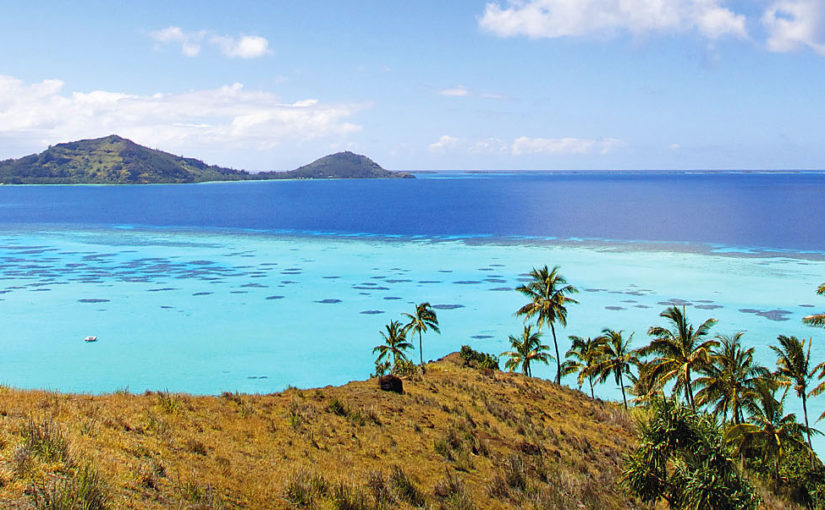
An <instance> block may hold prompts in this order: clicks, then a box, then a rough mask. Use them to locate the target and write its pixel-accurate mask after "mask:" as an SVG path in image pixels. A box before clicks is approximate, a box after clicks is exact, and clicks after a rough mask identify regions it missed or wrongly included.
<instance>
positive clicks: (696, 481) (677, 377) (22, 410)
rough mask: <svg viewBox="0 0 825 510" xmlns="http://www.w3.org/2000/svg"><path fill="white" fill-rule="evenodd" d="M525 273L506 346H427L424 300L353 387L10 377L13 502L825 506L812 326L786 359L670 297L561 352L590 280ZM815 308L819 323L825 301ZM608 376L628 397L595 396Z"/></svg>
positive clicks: (824, 374)
mask: <svg viewBox="0 0 825 510" xmlns="http://www.w3.org/2000/svg"><path fill="white" fill-rule="evenodd" d="M515 290H516V291H518V292H519V293H521V294H522V295H523V296H524V297H525V298H526V302H525V304H524V305H523V306H522V307H520V308H519V309H518V310H515V313H516V316H517V317H519V318H523V319H524V321H523V322H524V324H523V327H522V326H519V327H520V328H521V329H522V331H521V333H519V334H517V335H513V336H511V337H510V338H509V342H510V349H509V350H507V351H505V352H503V353H501V354H499V355H497V354H490V353H483V352H478V351H476V350H474V349H473V348H472V347H471V346H469V345H465V346H463V347H462V348H461V351H460V352H457V353H452V354H450V355H448V356H446V357H444V358H442V359H440V360H438V361H431V362H427V363H425V362H424V361H423V360H424V354H423V352H424V341H423V340H424V339H425V336H426V337H427V338H428V337H430V336H431V335H430V334H431V333H442V331H441V330H440V325H439V322H438V317H437V316H436V312H435V311H434V310H433V308H432V306H431V305H430V304H429V303H420V304H418V305H416V306H415V307H414V309H412V310H410V313H405V314H402V316H401V317H400V320H392V321H390V323H389V324H387V325H386V327H385V329H384V331H381V332H380V342H379V343H378V344H377V345H376V346H375V348H374V349H373V354H375V355H376V359H375V373H374V374H372V375H371V376H370V378H369V379H367V380H364V381H354V382H351V383H348V384H346V385H343V386H340V387H332V386H328V387H324V388H317V389H298V388H292V387H290V388H287V389H286V390H284V391H282V392H279V393H273V394H268V395H247V394H239V393H224V394H222V395H220V396H192V395H186V394H176V393H170V392H168V391H164V392H152V391H147V392H145V393H144V394H140V395H134V394H130V393H129V392H128V390H123V391H118V392H115V393H113V394H107V395H99V396H92V395H72V394H60V393H56V392H46V391H26V390H17V389H12V388H8V387H2V388H0V417H1V418H0V419H2V427H0V507H2V508H34V509H81V508H82V509H92V510H99V509H106V508H157V509H160V508H193V509H195V508H197V509H221V508H267V509H268V508H329V509H386V508H437V509H441V508H444V509H473V508H494V509H496V508H502V509H503V508H535V509H567V508H587V509H625V508H647V509H658V508H674V509H677V508H678V509H711V508H712V509H757V508H762V509H779V508H800V509H801V508H825V467H823V464H822V462H821V461H820V459H819V458H818V457H817V455H816V453H815V452H814V451H813V449H812V448H811V434H817V433H818V432H817V431H816V429H815V428H814V427H813V425H814V424H815V423H811V421H810V420H809V417H808V412H807V399H809V398H816V397H818V396H820V395H821V393H822V392H823V391H825V382H823V379H825V361H821V362H819V363H818V364H817V363H816V361H815V360H813V359H811V355H810V352H811V343H812V339H810V340H800V339H798V338H796V337H787V336H783V335H780V336H779V337H778V338H777V341H776V344H775V345H772V346H771V349H772V351H773V353H774V354H775V356H776V363H775V366H774V367H767V366H760V365H759V364H758V363H757V362H756V361H755V359H754V349H753V348H748V347H746V345H745V344H744V342H743V339H744V336H743V333H735V334H732V335H718V334H715V331H714V328H715V326H716V321H715V320H714V319H712V318H708V319H706V320H704V322H702V323H701V324H694V323H691V322H690V321H689V319H688V317H687V314H686V312H685V308H684V307H681V308H680V307H678V306H671V307H668V308H667V309H665V310H664V311H662V312H661V313H660V314H659V317H658V318H657V319H656V320H655V322H656V323H655V324H654V325H652V326H651V327H650V328H649V330H648V331H647V332H646V333H647V336H648V337H649V341H648V342H647V343H645V342H637V343H638V344H640V345H639V346H638V347H634V346H633V343H634V342H633V341H634V338H633V337H634V335H633V334H632V333H627V332H625V331H622V330H616V329H610V328H608V329H604V330H603V331H601V332H599V333H597V334H595V335H594V336H593V337H589V338H584V337H571V338H570V340H571V343H572V345H571V348H570V349H569V350H568V352H567V353H566V354H565V356H564V359H562V358H561V356H560V355H558V352H559V351H558V340H557V337H556V327H557V326H564V325H566V323H567V317H568V307H570V306H572V305H575V304H577V301H576V300H575V299H574V298H573V295H575V294H576V293H577V289H576V288H575V287H574V286H573V285H571V284H569V283H568V282H567V281H566V280H565V278H564V277H563V276H562V274H561V273H560V271H559V268H558V267H554V268H552V269H549V268H548V267H547V266H544V267H541V268H534V269H533V270H532V271H531V273H530V279H529V281H527V282H525V283H523V284H522V285H521V286H520V287H518V288H516V289H515ZM817 293H818V294H820V295H823V296H825V284H822V285H821V286H820V287H819V288H818V289H817ZM804 321H805V323H807V324H808V325H810V326H812V327H821V326H823V325H825V314H814V315H810V316H808V317H806V318H805V319H804ZM548 330H549V332H550V334H549V335H547V337H548V342H547V344H545V343H542V342H543V340H542V338H543V337H544V336H545V335H546V333H547V331H548ZM428 340H429V338H428ZM549 340H552V346H553V347H551V346H550V345H549V344H550V342H549ZM416 343H417V345H415V344H416ZM416 347H417V349H416ZM416 350H417V351H418V353H417V354H418V356H417V358H418V360H419V363H418V364H416V363H415V362H414V361H412V360H411V359H410V358H408V357H407V352H408V351H413V352H415V351H416ZM554 353H556V354H554ZM413 356H414V355H413ZM500 360H503V361H504V369H505V371H502V370H501V367H500V365H499V363H500ZM537 363H545V364H552V365H555V367H554V368H555V374H554V381H549V380H543V379H540V378H536V377H532V371H531V369H532V366H534V365H535V364H537ZM563 375H574V376H575V386H576V388H570V387H567V386H564V385H562V384H560V381H561V377H562V376H563ZM608 381H609V382H611V383H615V384H616V386H617V387H619V388H621V394H622V402H621V403H614V402H609V401H603V400H601V399H599V398H596V388H597V387H598V386H599V385H600V384H602V383H605V382H608ZM792 398H798V399H800V401H801V403H802V409H803V416H802V417H798V416H796V415H795V414H794V413H789V412H788V411H787V409H786V407H785V406H786V405H787V402H788V401H789V399H792ZM821 418H822V416H820V417H819V419H821ZM817 421H818V419H817Z"/></svg>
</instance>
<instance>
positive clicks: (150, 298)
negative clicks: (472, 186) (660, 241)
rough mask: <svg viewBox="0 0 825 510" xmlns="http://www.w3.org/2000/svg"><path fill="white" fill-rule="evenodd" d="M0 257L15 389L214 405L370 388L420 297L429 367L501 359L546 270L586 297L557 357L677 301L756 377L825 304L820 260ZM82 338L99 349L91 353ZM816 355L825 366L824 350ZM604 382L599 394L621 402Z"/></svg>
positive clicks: (465, 250)
mask: <svg viewBox="0 0 825 510" xmlns="http://www.w3.org/2000/svg"><path fill="white" fill-rule="evenodd" d="M0 245H2V248H0V258H2V259H3V260H4V261H5V262H4V265H3V269H2V273H0V276H1V277H2V283H0V292H2V293H3V294H0V299H2V300H3V301H2V302H0V304H1V305H2V310H3V317H4V321H3V322H4V323H5V324H4V328H3V334H2V343H3V349H2V352H3V362H2V366H3V370H2V381H3V382H4V383H5V384H9V385H12V386H16V387H24V388H48V389H55V390H61V391H72V392H91V393H98V392H110V391H115V390H117V389H123V388H128V389H130V390H131V391H143V390H145V389H153V390H157V389H169V390H173V391H183V392H191V393H199V394H214V393H218V392H221V391H241V392H256V393H266V392H272V391H278V390H281V389H283V388H284V387H286V386H287V385H293V386H298V387H311V386H320V385H326V384H340V383H344V382H347V381H349V380H352V379H361V378H365V377H367V376H368V375H369V373H370V371H371V370H372V368H373V366H372V363H373V359H374V358H373V356H372V353H371V350H372V348H373V347H374V346H375V345H377V344H378V343H380V340H381V338H380V336H379V333H378V332H379V330H381V329H382V328H383V326H384V324H386V323H388V322H389V321H390V320H394V319H400V318H401V313H402V312H407V311H410V310H411V309H412V307H413V305H414V303H417V302H421V301H429V302H430V303H432V304H433V305H434V306H435V308H436V310H437V313H438V315H439V319H440V322H441V325H442V330H443V332H442V334H441V335H435V334H427V335H425V337H424V354H425V359H437V358H439V357H441V356H443V355H444V354H447V353H449V352H452V351H455V350H457V349H459V348H460V346H461V345H463V344H470V345H472V346H473V347H474V348H476V349H480V350H484V351H488V352H493V353H499V352H502V351H504V350H505V349H506V348H507V345H508V344H507V337H508V335H518V334H519V332H520V330H521V328H522V321H521V320H520V319H517V318H516V317H515V316H514V315H513V312H514V311H515V310H516V309H517V308H518V307H519V306H520V305H521V304H523V302H524V301H523V298H522V297H521V295H520V294H518V293H517V292H515V291H514V290H513V289H514V287H516V286H517V285H519V283H520V282H521V281H522V280H523V278H524V277H525V274H524V273H526V272H528V271H529V270H530V269H531V268H532V267H534V266H538V265H541V264H545V263H546V264H550V265H553V264H557V265H560V266H561V267H562V268H563V273H564V274H565V275H566V276H567V278H568V279H569V280H570V282H571V283H573V284H574V285H576V286H577V287H578V288H579V289H580V291H581V292H580V293H579V295H578V296H576V297H577V299H578V300H579V301H580V303H579V304H578V305H571V306H570V309H569V324H568V327H567V328H566V329H564V328H562V329H559V331H558V333H559V338H560V343H561V345H560V349H561V350H562V351H564V350H566V347H567V345H568V343H569V342H568V341H567V336H568V335H573V334H575V335H585V336H591V335H596V334H598V332H599V331H600V330H601V329H602V328H605V327H610V328H614V329H623V330H625V331H626V332H628V333H630V332H635V335H636V336H635V337H634V338H635V341H636V343H637V344H639V345H640V344H641V343H643V342H645V341H646V335H645V332H646V330H647V328H648V327H649V326H651V325H653V324H657V323H659V320H658V317H657V315H658V313H660V312H661V311H662V310H663V309H664V308H666V307H667V306H670V305H671V304H678V305H683V304H684V305H686V310H687V312H688V314H689V317H690V318H691V319H692V321H694V322H700V321H702V320H705V319H706V318H709V317H714V318H716V319H718V320H719V321H720V323H719V325H718V326H717V327H716V328H715V331H716V332H718V333H733V332H735V331H740V330H742V331H745V332H746V335H745V341H746V342H747V343H749V344H752V345H755V346H756V347H757V355H758V357H759V358H760V360H762V362H763V363H766V364H771V362H772V360H773V356H772V353H771V351H770V350H769V349H768V347H767V345H768V344H770V343H771V342H772V341H774V340H775V338H776V336H777V335H778V334H787V335H798V336H804V337H810V336H814V337H821V336H823V332H822V331H820V330H816V329H812V328H808V327H805V326H803V325H802V322H801V318H802V317H803V316H804V315H807V314H810V313H812V310H814V309H816V308H814V307H818V308H820V309H821V308H825V306H820V305H823V303H819V302H818V301H820V300H821V298H819V297H818V296H816V295H815V294H814V290H815V287H816V285H817V284H818V283H819V282H820V280H822V279H823V275H824V274H825V261H823V259H822V258H821V257H817V256H809V257H804V256H801V255H798V254H797V255H796V256H793V257H790V256H776V255H773V256H754V255H752V254H747V253H731V252H730V251H729V250H724V252H723V253H715V252H714V251H713V250H712V249H708V250H703V251H699V250H691V249H690V248H691V247H690V246H688V245H664V246H661V247H660V246H658V245H656V244H640V243H626V242H622V243H618V242H614V243H609V242H596V241H587V242H584V241H582V242H572V241H568V242H553V241H538V240H531V241H530V242H526V241H524V240H515V239H511V240H498V241H494V240H485V241H482V240H478V239H465V240H446V239H439V240H434V239H388V238H376V237H372V236H371V237H367V238H365V237H362V236H329V235H326V236H286V235H280V236H270V235H264V234H254V233H246V234H239V233H215V232H212V233H197V232H186V231H172V230H168V229H164V230H138V229H134V228H112V229H94V230H73V229H44V230H32V229H31V228H27V229H26V230H25V231H20V232H8V231H7V232H6V234H5V235H3V236H0ZM88 335H94V336H98V337H99V341H98V342H96V343H85V342H83V338H84V337H86V336H88ZM545 340H546V342H547V343H550V337H549V336H547V337H546V338H545ZM416 356H417V353H416ZM813 356H814V358H816V359H825V345H823V343H822V342H815V345H814V350H813ZM554 371H555V368H554V367H553V366H549V367H543V366H542V367H538V368H536V369H535V373H536V375H537V376H539V377H551V376H552V374H553V373H554ZM571 384H572V381H571ZM608 386H609V385H608ZM608 386H605V387H603V388H600V389H599V392H600V394H602V395H605V396H610V397H615V396H616V393H615V391H614V389H612V388H610V387H608ZM824 408H825V407H824Z"/></svg>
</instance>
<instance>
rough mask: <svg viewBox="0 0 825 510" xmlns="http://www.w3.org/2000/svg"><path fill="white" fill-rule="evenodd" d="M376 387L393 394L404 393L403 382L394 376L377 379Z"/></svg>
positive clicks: (383, 376)
mask: <svg viewBox="0 0 825 510" xmlns="http://www.w3.org/2000/svg"><path fill="white" fill-rule="evenodd" d="M378 386H380V387H381V390H383V391H392V392H395V393H399V394H400V393H404V382H403V381H402V380H401V378H400V377H396V376H394V375H382V376H381V377H379V378H378Z"/></svg>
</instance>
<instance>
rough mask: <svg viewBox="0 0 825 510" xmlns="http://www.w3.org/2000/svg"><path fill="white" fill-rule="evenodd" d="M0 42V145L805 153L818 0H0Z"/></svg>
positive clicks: (753, 158) (696, 157) (447, 160)
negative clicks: (115, 140) (99, 141)
mask: <svg viewBox="0 0 825 510" xmlns="http://www.w3.org/2000/svg"><path fill="white" fill-rule="evenodd" d="M0 49H2V51H0V158H6V157H19V156H22V155H25V154H29V153H33V152H39V151H41V150H43V149H44V148H45V147H46V146H48V145H50V144H55V143H59V142H65V141H69V140H75V139H81V138H93V137H98V136H104V135H106V134H110V133H118V134H121V135H123V136H126V137H129V138H131V139H133V140H134V141H136V142H138V143H141V144H144V145H148V146H150V147H156V148H159V149H163V150H166V151H169V152H173V153H176V154H185V155H187V156H192V157H197V158H201V159H204V160H206V161H207V162H210V163H215V164H220V165H225V166H232V167H235V168H245V169H248V170H252V171H258V170H272V169H291V168H295V167H296V166H298V165H301V164H304V163H306V162H309V161H311V160H313V159H315V158H317V157H320V156H322V155H324V154H327V153H330V152H335V151H338V150H344V149H348V150H353V151H355V152H359V153H363V154H366V155H368V156H370V157H371V158H373V159H375V160H376V161H377V162H378V163H380V164H381V165H383V166H384V167H386V168H391V169H671V168H674V169H776V168H780V169H823V168H825V0H747V1H734V0H667V1H665V2H662V1H661V0H492V1H484V0H482V1H469V0H454V1H451V2H442V1H418V2H401V1H386V0H381V1H352V2H340V1H328V2H322V1H316V2H312V1H306V2H269V1H267V2H264V1H259V2H243V1H236V2H206V1H199V2H184V1H175V2H168V1H167V2H154V1H141V2H123V3H121V2H112V1H106V2H102V1H100V2H98V1H85V2H84V1H77V2H71V3H63V2H60V3H59V2H8V3H6V4H5V5H4V6H3V13H2V16H0Z"/></svg>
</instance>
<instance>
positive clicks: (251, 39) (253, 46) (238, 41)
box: [209, 35, 270, 58]
mask: <svg viewBox="0 0 825 510" xmlns="http://www.w3.org/2000/svg"><path fill="white" fill-rule="evenodd" d="M209 40H210V41H211V42H213V43H214V44H216V45H217V46H218V48H220V50H221V53H223V54H224V55H226V56H227V57H229V58H258V57H262V56H264V55H266V54H267V53H270V51H269V41H267V40H266V39H264V38H263V37H260V36H256V35H245V36H241V37H229V36H224V35H214V36H212V37H211V38H210V39H209Z"/></svg>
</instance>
